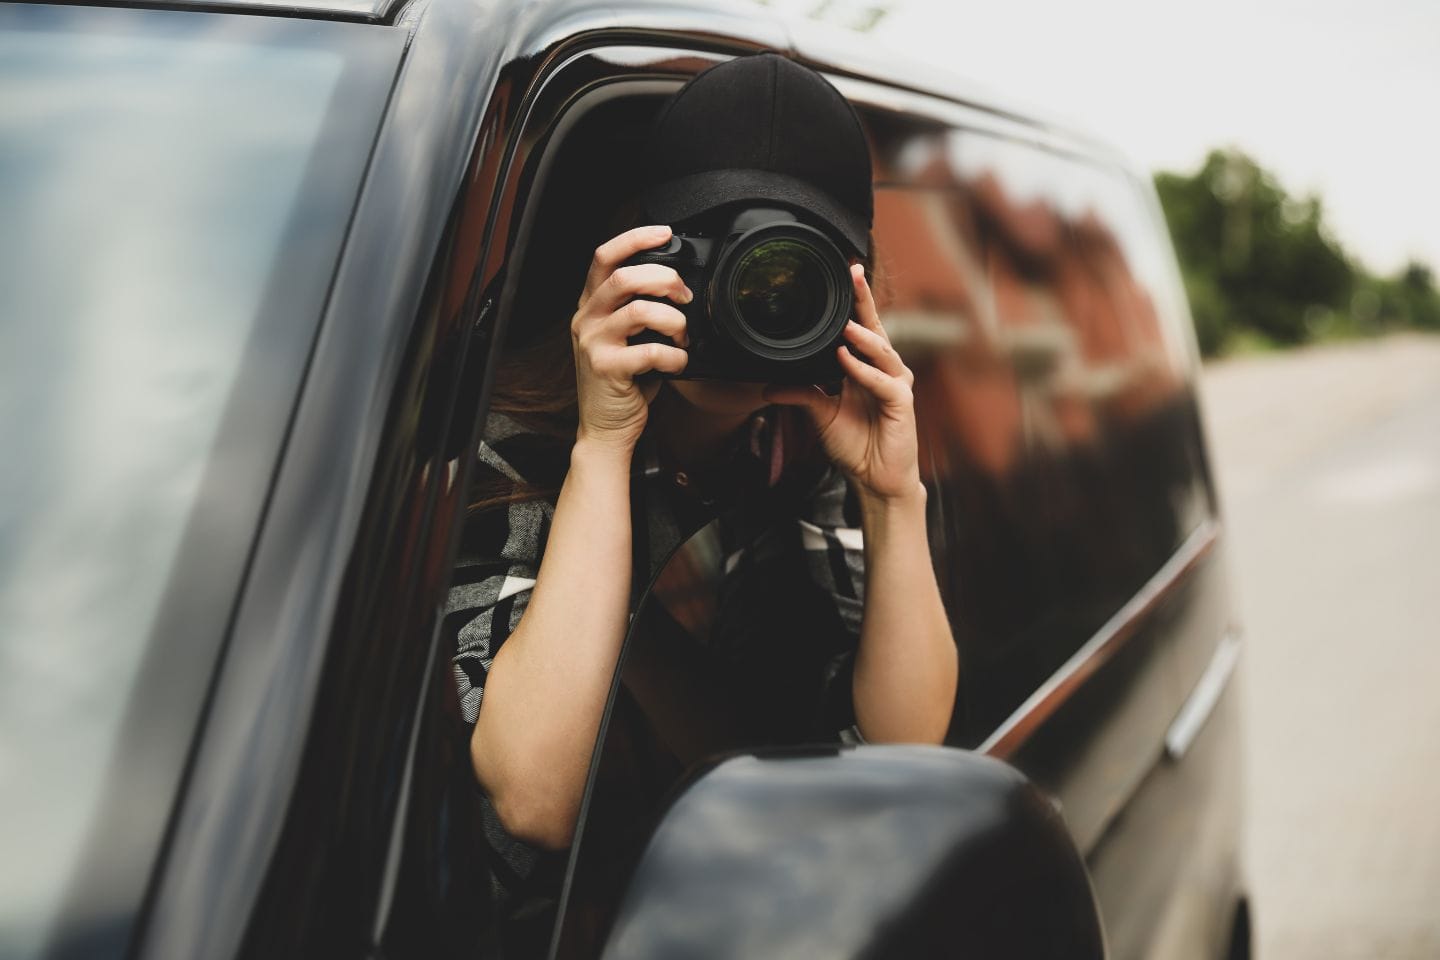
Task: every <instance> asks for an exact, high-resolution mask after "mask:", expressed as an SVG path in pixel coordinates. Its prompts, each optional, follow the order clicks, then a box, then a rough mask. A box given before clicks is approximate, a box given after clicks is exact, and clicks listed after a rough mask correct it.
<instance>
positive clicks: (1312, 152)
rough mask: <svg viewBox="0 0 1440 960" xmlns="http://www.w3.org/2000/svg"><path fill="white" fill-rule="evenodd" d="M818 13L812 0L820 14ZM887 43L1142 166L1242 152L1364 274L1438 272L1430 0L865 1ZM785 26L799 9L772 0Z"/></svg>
mask: <svg viewBox="0 0 1440 960" xmlns="http://www.w3.org/2000/svg"><path fill="white" fill-rule="evenodd" d="M819 2H820V0H809V3H810V4H816V3H819ZM871 4H878V5H881V6H886V7H889V8H890V12H889V14H888V15H887V16H886V17H884V18H883V19H882V20H880V22H879V23H878V25H877V26H876V27H875V29H874V31H873V35H874V36H875V37H876V38H877V39H879V40H880V41H881V42H882V43H884V44H885V45H886V46H888V47H891V48H893V49H896V50H899V51H909V52H911V53H912V54H918V55H921V56H923V57H924V59H926V60H928V61H931V62H934V63H937V64H939V65H942V66H945V67H947V68H949V69H951V70H954V71H955V72H957V73H960V74H963V75H966V76H969V77H972V78H973V79H975V80H978V81H980V82H982V83H984V84H985V85H986V86H988V87H990V88H992V89H995V90H997V91H1003V92H1006V93H1009V94H1013V95H1015V96H1016V97H1019V98H1021V99H1022V100H1024V101H1026V102H1029V103H1032V104H1035V105H1036V106H1038V107H1041V108H1043V109H1044V110H1045V111H1046V112H1047V113H1049V114H1051V115H1058V116H1060V117H1061V118H1064V119H1067V120H1069V121H1071V122H1073V124H1074V125H1076V126H1078V127H1080V128H1082V129H1084V130H1086V131H1088V132H1091V133H1093V134H1095V135H1098V136H1099V137H1101V138H1103V139H1105V140H1107V141H1109V142H1111V143H1113V144H1115V145H1116V146H1117V147H1119V148H1120V149H1121V150H1122V151H1124V152H1125V153H1127V154H1129V155H1130V156H1131V157H1132V158H1134V159H1135V160H1136V161H1137V162H1138V163H1140V164H1142V165H1143V166H1145V167H1148V168H1150V169H1169V170H1178V171H1184V172H1189V171H1193V170H1194V169H1195V168H1196V167H1198V165H1199V163H1200V161H1201V160H1202V159H1203V158H1204V156H1205V153H1206V151H1207V150H1209V149H1210V148H1211V147H1216V146H1223V145H1227V144H1228V145H1235V146H1238V147H1240V148H1241V149H1243V150H1245V151H1246V152H1247V153H1249V154H1250V155H1251V156H1253V157H1254V158H1255V159H1256V160H1258V161H1259V162H1260V164H1261V165H1262V166H1263V167H1265V168H1266V169H1268V170H1270V171H1271V172H1272V173H1274V174H1275V175H1276V176H1277V177H1278V178H1279V180H1280V183H1281V185H1282V186H1284V187H1285V188H1286V189H1287V190H1288V191H1290V192H1291V193H1292V194H1303V193H1308V192H1315V193H1318V194H1319V195H1320V196H1321V198H1322V200H1323V202H1324V205H1325V209H1326V219H1327V221H1328V222H1329V224H1330V225H1331V228H1332V230H1333V231H1334V233H1335V235H1336V237H1337V239H1339V240H1340V242H1341V243H1343V244H1344V245H1345V248H1346V249H1347V250H1349V251H1350V252H1351V253H1353V254H1356V255H1358V256H1359V257H1360V259H1361V260H1362V261H1364V262H1365V264H1366V265H1367V266H1369V267H1370V268H1371V269H1374V270H1378V271H1380V272H1384V273H1389V272H1392V271H1394V270H1396V269H1398V268H1399V267H1400V266H1402V265H1403V264H1404V262H1405V261H1406V260H1407V259H1408V258H1411V257H1415V258H1419V259H1422V260H1425V261H1427V262H1428V263H1430V264H1431V265H1432V266H1433V267H1434V268H1436V269H1437V271H1440V2H1436V0H1367V2H1363V3H1362V2H1356V0H1249V2H1247V0H1206V2H1195V0H1191V2H1188V3H1183V4H1182V3H1175V2H1164V0H1148V2H1147V0H1077V2H1062V0H1054V2H1041V0H987V2H985V3H979V2H975V0H870V3H866V2H864V0H856V2H855V3H853V4H851V3H848V2H844V0H840V2H832V4H831V11H830V12H829V13H828V14H827V15H826V18H828V19H837V18H838V17H842V16H843V15H844V13H843V12H842V10H840V9H836V8H845V7H849V8H850V9H851V10H852V11H853V10H855V9H863V8H864V7H865V6H868V5H871ZM774 5H775V6H776V7H784V8H787V12H789V13H791V14H792V15H793V14H794V13H797V12H804V11H805V8H806V5H807V4H806V0H786V2H783V3H782V2H774Z"/></svg>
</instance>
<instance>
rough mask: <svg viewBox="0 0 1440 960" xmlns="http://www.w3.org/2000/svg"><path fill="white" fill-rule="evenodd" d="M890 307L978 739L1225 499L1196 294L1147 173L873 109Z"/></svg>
mask: <svg viewBox="0 0 1440 960" xmlns="http://www.w3.org/2000/svg"><path fill="white" fill-rule="evenodd" d="M868 120H869V122H870V125H871V127H872V130H873V131H875V133H876V135H877V141H878V150H879V154H880V165H879V169H878V171H877V180H880V181H881V182H882V186H881V188H880V189H878V190H877V194H876V234H877V247H878V249H879V251H880V255H881V258H882V264H881V269H880V273H881V284H882V287H883V290H882V293H881V296H882V301H883V304H884V320H885V323H886V325H887V327H888V328H889V330H890V333H891V336H892V338H893V339H894V340H895V341H896V343H897V345H898V346H899V348H900V350H901V352H902V353H903V354H904V355H905V357H906V359H907V361H908V362H910V364H911V366H912V367H913V368H914V370H915V373H916V404H917V416H918V417H919V420H920V423H921V443H922V446H923V447H924V448H925V452H924V456H925V458H926V459H928V460H929V461H931V462H932V463H933V465H934V469H935V471H936V478H937V485H938V487H939V489H940V493H941V499H942V500H943V508H942V509H943V514H944V523H943V531H942V536H943V541H944V547H943V550H944V553H945V557H944V563H943V564H942V567H943V569H944V570H945V574H946V577H945V580H944V582H943V583H942V587H943V588H944V589H945V590H946V593H947V606H948V608H949V610H950V612H951V619H952V625H953V626H954V627H955V629H956V632H957V640H958V642H959V643H960V644H961V652H962V656H961V659H962V663H964V665H965V667H964V669H963V670H962V677H963V680H962V683H963V689H962V694H961V698H960V706H961V708H962V709H961V711H960V716H959V719H958V721H957V722H959V723H961V724H962V725H963V727H964V728H965V739H966V740H967V741H969V742H978V741H979V739H981V738H983V735H984V734H985V733H986V732H988V731H989V730H991V729H993V728H994V727H995V726H996V725H997V724H998V723H999V722H1000V721H1002V720H1003V719H1004V718H1005V717H1006V716H1007V715H1008V714H1009V712H1010V711H1011V710H1013V709H1014V708H1015V707H1017V706H1018V705H1019V704H1020V702H1021V701H1023V700H1024V698H1025V697H1026V696H1028V695H1029V694H1030V693H1031V692H1032V691H1033V690H1034V689H1035V688H1036V687H1037V686H1038V685H1039V684H1040V683H1041V682H1043V681H1044V680H1045V678H1047V677H1048V676H1049V675H1050V674H1051V673H1052V672H1054V671H1055V670H1056V669H1057V668H1058V667H1060V666H1061V665H1062V664H1063V663H1064V662H1065V660H1066V659H1067V658H1068V657H1069V656H1070V655H1071V654H1072V653H1073V652H1074V651H1075V650H1076V649H1077V648H1078V647H1079V646H1080V645H1081V644H1083V643H1084V642H1085V641H1086V640H1087V639H1089V637H1090V636H1091V635H1092V634H1093V633H1094V632H1095V631H1096V630H1097V629H1098V628H1099V627H1100V626H1101V625H1102V624H1103V623H1104V622H1105V621H1106V620H1107V619H1108V618H1109V617H1110V616H1111V615H1112V614H1114V613H1115V612H1116V611H1117V610H1119V609H1120V607H1121V606H1122V605H1123V604H1124V603H1125V602H1126V601H1127V600H1129V599H1130V597H1131V596H1133V595H1134V593H1135V592H1136V591H1137V590H1138V589H1139V588H1140V587H1141V586H1142V585H1143V584H1144V583H1145V582H1146V580H1147V579H1148V578H1149V577H1150V576H1151V575H1152V574H1154V573H1155V572H1156V571H1157V570H1158V569H1159V568H1160V566H1161V565H1162V564H1163V563H1164V562H1165V561H1166V560H1167V559H1168V558H1169V557H1170V556H1171V554H1172V553H1173V552H1174V551H1175V550H1176V549H1177V548H1178V547H1179V546H1180V544H1181V543H1182V542H1183V540H1184V539H1185V537H1186V536H1187V535H1188V534H1189V533H1191V532H1192V531H1193V530H1194V529H1195V528H1196V527H1197V525H1199V524H1200V523H1201V521H1202V520H1203V518H1204V517H1205V516H1206V515H1207V514H1208V511H1209V502H1208V494H1207V488H1206V483H1205V480H1204V474H1203V461H1202V458H1201V453H1200V450H1201V446H1200V442H1199V434H1198V426H1197V424H1198V420H1197V417H1196V411H1195V408H1194V399H1193V392H1192V390H1191V385H1190V377H1191V360H1190V353H1191V350H1190V344H1189V339H1188V335H1187V334H1186V333H1185V330H1186V323H1185V317H1184V314H1183V301H1182V300H1181V299H1180V298H1179V297H1178V296H1177V290H1176V284H1175V282H1174V276H1173V267H1172V266H1171V262H1172V261H1171V260H1170V257H1169V247H1168V240H1167V239H1166V237H1165V235H1164V233H1163V226H1162V225H1160V224H1159V223H1158V222H1157V219H1156V218H1155V216H1154V215H1153V211H1152V209H1151V208H1150V207H1149V206H1148V205H1147V203H1146V202H1145V201H1146V198H1145V194H1144V193H1143V192H1142V190H1143V188H1140V187H1138V186H1137V185H1136V184H1135V183H1133V182H1132V181H1130V180H1129V179H1128V178H1127V177H1125V176H1124V175H1123V174H1120V173H1118V172H1116V171H1114V170H1112V169H1110V168H1108V167H1105V166H1104V165H1102V164H1100V163H1097V162H1096V161H1092V160H1088V159H1081V158H1078V157H1075V156H1072V155H1067V154H1063V153H1059V152H1055V151H1050V150H1046V149H1042V148H1040V147H1037V146H1035V145H1033V144H1030V143H1025V142H1021V141H1018V140H1013V139H1007V138H1005V137H1001V136H997V135H991V134H987V133H983V132H980V131H972V130H954V129H947V128H946V127H944V126H941V125H939V124H935V125H926V124H923V123H918V122H911V121H905V120H899V119H897V118H895V117H893V116H885V115H879V114H877V113H875V112H872V113H870V114H868Z"/></svg>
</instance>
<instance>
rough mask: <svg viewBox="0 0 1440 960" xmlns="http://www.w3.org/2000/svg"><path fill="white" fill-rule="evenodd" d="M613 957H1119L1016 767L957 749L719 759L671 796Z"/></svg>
mask: <svg viewBox="0 0 1440 960" xmlns="http://www.w3.org/2000/svg"><path fill="white" fill-rule="evenodd" d="M603 956H604V957H605V958H607V960H620V958H625V960H642V958H652V957H654V958H660V957H689V958H707V960H708V958H715V960H720V958H747V960H748V958H754V957H778V956H805V957H854V958H882V957H907V958H924V957H1027V958H1034V960H1046V958H1056V960H1059V958H1065V960H1089V958H1103V957H1104V956H1105V943H1104V936H1103V933H1102V930H1101V925H1100V918H1099V914H1098V911H1097V908H1096V904H1095V899H1094V894H1093V892H1092V891H1091V888H1090V880H1089V875H1088V874H1087V873H1086V870H1085V865H1084V863H1083V861H1082V860H1081V858H1080V854H1079V852H1078V851H1077V850H1076V849H1075V845H1074V842H1073V841H1072V840H1071V838H1070V835H1069V833H1068V831H1067V830H1066V828H1065V825H1064V822H1063V821H1062V820H1061V817H1060V814H1059V812H1058V810H1057V809H1056V808H1055V806H1054V805H1053V804H1052V803H1051V802H1050V800H1048V799H1047V798H1046V796H1045V795H1044V794H1043V793H1041V792H1040V790H1039V789H1037V788H1036V787H1035V786H1034V785H1033V784H1031V783H1030V782H1029V781H1028V780H1026V779H1025V777H1024V776H1023V775H1022V774H1020V773H1019V772H1018V771H1017V770H1015V769H1014V768H1012V767H1010V766H1007V765H1006V764H1004V763H1002V762H1000V761H998V760H994V759H991V758H988V757H983V756H980V755H977V754H973V753H969V752H966V751H962V750H955V749H951V748H947V747H923V746H862V747H856V748H846V749H838V750H837V749H827V750H823V751H822V750H816V751H811V752H802V751H794V750H790V751H777V752H773V753H764V754H747V755H742V756H736V757H731V758H729V759H726V760H723V761H721V762H720V763H718V764H717V765H716V766H714V767H712V768H710V769H709V770H708V771H706V772H705V773H704V774H703V775H701V776H700V777H698V778H697V779H696V780H694V781H693V782H692V783H691V784H690V785H689V787H688V788H686V789H685V790H684V791H682V792H681V793H680V794H679V795H678V796H677V797H676V799H675V800H674V803H673V805H672V806H671V807H670V809H669V811H668V812H667V813H666V815H665V816H664V818H663V819H662V820H661V822H660V824H659V826H658V827H657V829H656V831H655V833H654V835H653V836H652V837H651V839H650V843H649V845H648V846H647V847H646V849H645V852H644V854H643V856H642V857H641V859H640V862H639V865H638V866H637V868H636V870H635V873H634V876H633V878H632V881H631V883H630V886H629V888H628V890H627V892H626V895H625V898H624V900H623V902H622V904H621V907H620V911H619V914H618V916H617V918H616V921H615V925H614V927H613V928H612V930H611V934H610V937H609V940H608V942H607V944H606V947H605V950H604V953H603Z"/></svg>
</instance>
